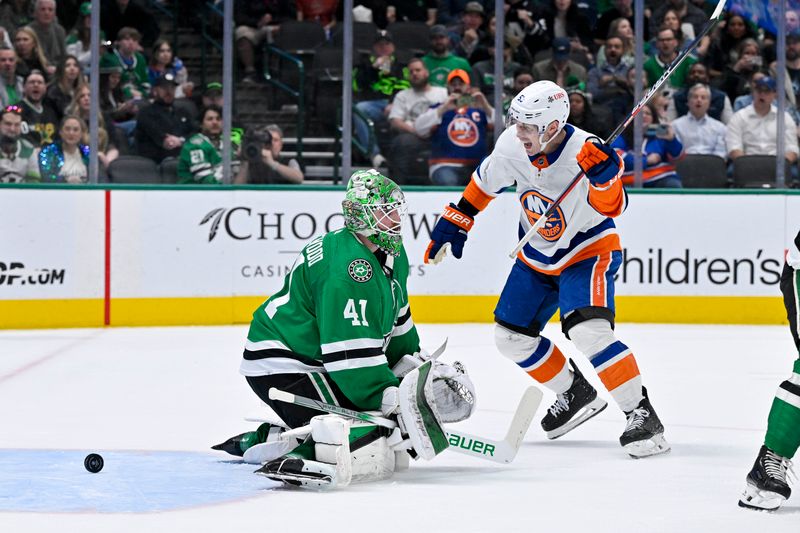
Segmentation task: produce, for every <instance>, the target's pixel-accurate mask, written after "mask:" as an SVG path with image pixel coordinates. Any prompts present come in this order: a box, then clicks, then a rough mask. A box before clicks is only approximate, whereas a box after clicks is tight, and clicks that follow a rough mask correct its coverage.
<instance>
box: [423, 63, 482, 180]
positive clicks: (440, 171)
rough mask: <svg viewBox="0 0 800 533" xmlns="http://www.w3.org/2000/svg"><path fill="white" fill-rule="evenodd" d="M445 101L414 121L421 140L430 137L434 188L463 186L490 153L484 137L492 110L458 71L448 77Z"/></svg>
mask: <svg viewBox="0 0 800 533" xmlns="http://www.w3.org/2000/svg"><path fill="white" fill-rule="evenodd" d="M447 93H448V95H447V100H445V101H444V102H442V103H441V104H434V105H433V106H432V107H431V108H430V109H428V110H427V111H426V112H424V113H423V114H421V115H420V116H419V117H417V119H416V120H415V121H414V129H415V130H416V132H417V135H419V136H420V137H421V138H431V140H432V141H431V157H430V160H429V175H430V179H431V182H433V184H434V185H453V186H455V185H466V184H467V182H468V181H469V177H470V175H472V172H473V171H474V170H475V167H476V166H477V165H478V163H480V162H481V160H482V159H483V158H484V157H486V156H487V155H488V153H489V151H488V145H487V136H488V134H489V131H490V130H492V129H493V126H492V121H493V120H494V109H492V106H491V105H489V102H488V101H487V100H486V97H485V96H484V95H483V93H481V92H480V90H479V89H478V88H473V87H471V86H470V79H469V74H467V73H466V71H464V70H461V69H456V70H453V71H451V72H450V74H449V75H448V76H447Z"/></svg>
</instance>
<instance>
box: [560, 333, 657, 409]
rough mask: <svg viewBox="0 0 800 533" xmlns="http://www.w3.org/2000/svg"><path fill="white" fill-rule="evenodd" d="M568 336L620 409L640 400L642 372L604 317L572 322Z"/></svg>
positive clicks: (629, 407) (630, 406)
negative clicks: (588, 361) (587, 359)
mask: <svg viewBox="0 0 800 533" xmlns="http://www.w3.org/2000/svg"><path fill="white" fill-rule="evenodd" d="M569 336H570V338H571V339H572V342H573V343H575V346H576V347H577V348H578V349H579V350H580V351H581V352H583V354H584V355H586V357H588V358H589V360H590V361H591V362H592V366H594V369H595V371H596V372H597V375H598V376H599V377H600V381H602V382H603V385H605V387H606V389H608V391H609V392H610V393H611V396H612V397H613V398H614V401H616V402H617V405H619V407H620V409H622V410H623V411H624V412H628V411H631V410H633V409H634V408H636V406H637V405H639V402H640V401H642V398H644V396H643V395H642V376H641V374H640V373H639V367H638V365H637V364H636V358H635V357H634V356H633V353H632V352H631V349H630V348H628V347H627V346H626V345H625V344H624V343H622V342H620V341H618V340H617V339H616V337H614V332H613V331H612V330H611V324H609V323H608V321H607V320H603V319H599V318H596V319H592V320H587V321H586V322H581V323H580V324H578V325H576V326H574V327H573V328H572V329H570V330H569Z"/></svg>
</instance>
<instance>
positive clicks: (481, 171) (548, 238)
mask: <svg viewBox="0 0 800 533" xmlns="http://www.w3.org/2000/svg"><path fill="white" fill-rule="evenodd" d="M564 130H565V132H566V136H565V138H564V140H563V141H562V142H561V144H560V146H559V147H558V149H556V150H555V151H554V152H553V153H550V154H547V155H544V154H539V155H538V156H536V157H530V156H528V155H527V153H526V152H525V148H524V146H523V145H522V142H520V140H519V139H518V138H517V136H516V128H514V127H511V128H508V129H506V130H505V131H504V132H503V133H502V135H500V138H499V139H498V141H497V144H496V145H495V148H494V150H493V151H492V153H491V154H490V155H489V157H487V158H486V159H484V160H483V161H482V162H481V164H480V165H479V166H478V168H477V169H476V170H475V172H474V173H473V174H472V179H471V180H470V183H469V185H467V188H466V189H465V190H464V198H465V199H466V200H467V201H468V202H470V203H471V204H472V205H473V206H475V207H476V208H478V209H479V210H482V209H484V208H485V207H486V205H488V203H489V202H490V201H491V200H492V199H493V198H495V197H496V196H497V195H498V194H499V193H500V192H502V191H503V189H506V188H508V187H510V186H512V185H516V190H517V196H518V198H519V201H520V204H521V206H522V212H521V213H520V219H519V231H518V235H519V238H522V236H523V235H525V233H526V232H527V231H528V229H530V227H531V226H532V225H533V224H534V223H536V221H537V220H538V219H539V217H540V216H541V215H542V214H543V213H544V212H545V211H546V210H547V209H548V208H549V207H550V205H551V204H552V203H553V201H554V200H555V199H556V198H557V197H558V195H559V194H561V193H562V192H563V191H564V189H565V188H566V187H567V186H568V185H569V183H570V181H571V180H572V178H574V177H575V174H577V173H578V171H579V170H580V167H579V166H578V162H577V160H576V156H577V154H578V152H580V150H581V147H582V146H583V144H584V142H585V141H586V140H587V139H588V138H590V137H592V135H591V134H590V133H588V132H585V131H583V130H581V129H578V128H575V127H573V126H571V125H569V124H567V125H566V126H565V127H564ZM622 171H623V167H622V165H621V164H620V168H619V171H618V173H617V176H616V177H615V178H614V179H612V180H611V181H610V182H609V184H608V185H607V186H604V187H602V188H598V187H594V186H592V185H591V184H590V183H589V181H588V180H587V179H582V180H580V181H579V182H578V184H577V185H576V186H575V188H574V189H573V190H572V191H571V192H570V193H569V194H568V195H567V196H566V197H565V198H564V200H563V201H562V202H561V204H560V205H559V207H558V208H557V209H556V211H555V212H554V213H553V215H552V216H551V217H550V218H549V219H548V221H547V223H546V224H545V226H544V227H543V228H542V229H540V230H539V232H538V233H537V234H536V235H534V237H533V238H532V239H531V240H530V242H528V244H526V245H525V247H524V248H523V249H522V251H521V252H520V253H519V255H518V258H519V259H520V260H521V261H523V262H524V263H525V264H527V265H528V266H529V267H531V268H533V269H534V270H537V271H539V272H543V273H545V274H553V275H557V274H559V273H560V272H561V271H562V270H563V269H564V268H565V267H567V266H569V265H571V264H574V263H577V262H578V261H581V260H583V259H586V258H588V257H593V256H595V255H599V254H604V253H608V252H611V251H614V250H620V249H621V246H620V241H619V234H618V233H617V229H616V226H615V225H614V221H613V220H612V217H615V216H618V215H620V214H621V213H622V212H623V211H624V210H625V207H626V206H627V196H626V193H625V190H624V188H623V186H622V182H621V180H620V179H619V177H620V176H621V174H622Z"/></svg>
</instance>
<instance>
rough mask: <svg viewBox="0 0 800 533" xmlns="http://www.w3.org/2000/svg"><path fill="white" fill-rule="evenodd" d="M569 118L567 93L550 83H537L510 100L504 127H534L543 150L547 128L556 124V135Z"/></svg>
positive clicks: (544, 81)
mask: <svg viewBox="0 0 800 533" xmlns="http://www.w3.org/2000/svg"><path fill="white" fill-rule="evenodd" d="M568 117H569V96H567V91H565V90H564V89H562V88H561V87H559V86H558V85H556V84H555V83H553V82H552V81H546V80H543V81H537V82H535V83H531V84H530V85H528V86H527V87H525V88H524V89H522V90H521V91H520V92H519V94H517V96H515V97H514V99H513V100H511V106H510V107H509V108H508V117H507V121H506V126H511V125H512V124H515V123H517V122H520V123H522V124H529V125H531V126H536V128H537V130H538V131H539V144H540V145H541V146H542V149H544V146H545V144H546V143H545V141H544V134H545V132H546V131H547V126H549V125H550V123H552V122H553V121H557V122H558V130H556V133H555V134H554V135H553V136H554V137H555V135H557V134H558V132H560V131H561V130H562V129H563V128H564V125H565V124H566V123H567V118H568Z"/></svg>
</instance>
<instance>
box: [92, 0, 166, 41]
mask: <svg viewBox="0 0 800 533" xmlns="http://www.w3.org/2000/svg"><path fill="white" fill-rule="evenodd" d="M100 27H101V28H102V29H103V31H104V32H106V35H107V36H108V38H109V39H110V40H112V41H119V40H120V38H121V37H120V36H119V32H120V30H122V28H135V29H136V30H137V31H138V33H139V35H140V36H141V38H140V39H139V40H138V41H140V42H141V45H142V46H143V47H145V48H149V47H151V46H153V43H154V42H156V39H158V35H159V34H160V33H161V29H160V28H159V27H158V18H157V17H155V16H153V13H151V12H150V11H149V10H148V9H147V8H145V7H144V5H143V4H142V3H140V2H138V1H137V0H103V1H102V3H101V4H100ZM137 51H141V50H140V49H139V50H137Z"/></svg>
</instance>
